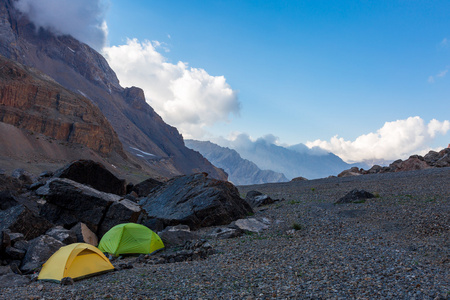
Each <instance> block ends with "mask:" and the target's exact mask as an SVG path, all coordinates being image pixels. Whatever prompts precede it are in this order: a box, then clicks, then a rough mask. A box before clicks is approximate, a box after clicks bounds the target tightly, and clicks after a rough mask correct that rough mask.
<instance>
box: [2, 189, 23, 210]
mask: <svg viewBox="0 0 450 300" xmlns="http://www.w3.org/2000/svg"><path fill="white" fill-rule="evenodd" d="M16 205H19V202H18V201H17V199H16V197H15V196H14V193H13V192H11V191H0V210H6V209H8V208H10V207H13V206H16Z"/></svg>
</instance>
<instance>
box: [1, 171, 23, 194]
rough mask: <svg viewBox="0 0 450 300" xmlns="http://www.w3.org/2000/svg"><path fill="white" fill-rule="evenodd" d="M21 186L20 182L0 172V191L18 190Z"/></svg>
mask: <svg viewBox="0 0 450 300" xmlns="http://www.w3.org/2000/svg"><path fill="white" fill-rule="evenodd" d="M21 187H22V183H21V182H20V181H19V180H18V179H16V178H13V177H10V176H7V175H5V174H0V191H7V190H11V191H18V190H20V188H21Z"/></svg>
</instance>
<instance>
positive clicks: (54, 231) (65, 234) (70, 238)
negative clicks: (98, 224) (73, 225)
mask: <svg viewBox="0 0 450 300" xmlns="http://www.w3.org/2000/svg"><path fill="white" fill-rule="evenodd" d="M45 234H46V235H48V236H51V237H52V238H54V239H57V240H58V241H60V242H62V243H63V244H66V245H69V244H72V243H76V242H77V235H76V233H75V231H72V230H69V229H65V228H64V227H62V226H56V227H53V228H51V229H50V230H48V231H47V232H46V233H45Z"/></svg>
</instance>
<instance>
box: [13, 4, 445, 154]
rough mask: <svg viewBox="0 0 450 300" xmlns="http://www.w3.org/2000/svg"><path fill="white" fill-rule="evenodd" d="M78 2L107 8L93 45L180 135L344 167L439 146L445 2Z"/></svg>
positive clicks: (442, 113)
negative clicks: (336, 161) (284, 148)
mask: <svg viewBox="0 0 450 300" xmlns="http://www.w3.org/2000/svg"><path fill="white" fill-rule="evenodd" d="M20 1H21V2H29V3H37V2H42V3H44V2H51V1H53V0H35V1H34V2H33V1H31V0H20ZM60 1H62V2H64V1H66V0H60ZM82 2H84V3H85V4H84V5H91V6H93V5H99V3H100V4H101V3H105V2H106V3H107V4H108V5H107V6H108V8H107V9H105V6H102V5H99V6H98V7H97V8H96V10H95V11H97V12H98V13H97V15H96V17H95V20H94V19H93V21H92V23H93V24H94V25H95V24H97V25H98V24H100V23H101V22H104V23H105V24H107V28H108V33H107V36H106V40H107V47H105V48H103V49H99V47H97V49H98V50H99V51H100V52H102V53H103V54H104V55H105V57H106V58H107V60H108V62H109V63H110V65H111V66H112V68H113V69H114V70H115V71H116V73H117V75H118V77H119V79H120V80H121V83H122V84H123V85H124V86H128V85H137V86H140V87H142V88H144V91H145V92H146V96H147V101H148V102H149V103H150V105H152V106H153V107H154V108H155V110H156V111H157V112H158V113H159V114H161V115H162V117H163V118H164V119H165V120H166V121H167V122H168V123H169V124H171V125H174V126H176V127H177V128H178V129H179V130H180V131H181V132H182V133H183V135H184V136H185V137H190V138H196V139H203V140H207V139H210V140H220V138H219V137H223V138H228V139H230V138H231V139H232V138H233V137H235V136H237V135H238V134H245V135H246V136H247V137H248V138H249V139H253V140H255V139H257V138H260V137H265V136H266V135H273V136H275V137H276V139H275V140H277V143H279V144H289V145H293V144H298V143H305V144H307V145H308V146H310V147H312V146H321V147H323V148H325V149H327V150H329V151H332V152H333V153H336V154H338V155H340V156H341V157H346V160H347V161H355V160H361V159H364V160H371V159H381V158H387V159H390V157H389V156H391V158H392V159H395V158H399V156H402V157H401V158H403V157H404V156H406V155H409V154H413V153H423V152H424V151H427V150H428V149H430V148H442V147H445V146H447V144H448V143H450V122H449V121H448V120H450V113H449V112H450V104H449V103H450V101H449V100H450V99H449V95H450V84H449V80H450V77H449V76H450V74H447V72H448V69H449V68H450V18H448V13H449V12H450V2H449V1H414V0H411V1H406V0H403V1H294V0H291V1H281V0H279V1H242V0H241V1H235V0H227V1H198V0H190V1H174V0H166V1H153V0H139V1H124V0H109V1H107V0H97V1H85V0H83V1H82ZM68 3H72V2H68ZM86 3H92V4H86ZM31 5H34V4H31ZM36 5H37V4H36ZM80 5H81V4H80ZM48 10H49V9H48V3H47V7H46V11H48ZM95 22H98V23H95ZM85 23H86V24H89V22H85ZM97 25H96V26H97ZM97 27H99V26H97ZM102 28H103V27H102ZM69 33H71V34H74V33H72V32H69ZM80 39H83V38H82V37H80ZM166 87H167V89H169V90H167V89H165V88H166ZM169 87H170V88H169ZM172 100H173V101H172ZM433 120H434V121H433ZM269 139H270V140H273V137H270V138H269ZM369 152H371V154H370V155H368V154H363V153H369ZM354 153H361V155H356V156H354V157H351V156H352V155H353V154H354Z"/></svg>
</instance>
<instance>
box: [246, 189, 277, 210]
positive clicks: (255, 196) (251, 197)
mask: <svg viewBox="0 0 450 300" xmlns="http://www.w3.org/2000/svg"><path fill="white" fill-rule="evenodd" d="M245 201H247V203H248V204H250V206H251V207H252V208H255V207H259V206H263V205H268V204H272V203H274V202H275V200H273V199H272V198H270V197H269V196H268V195H266V194H263V193H261V192H258V191H250V192H248V193H247V195H246V196H245Z"/></svg>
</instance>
